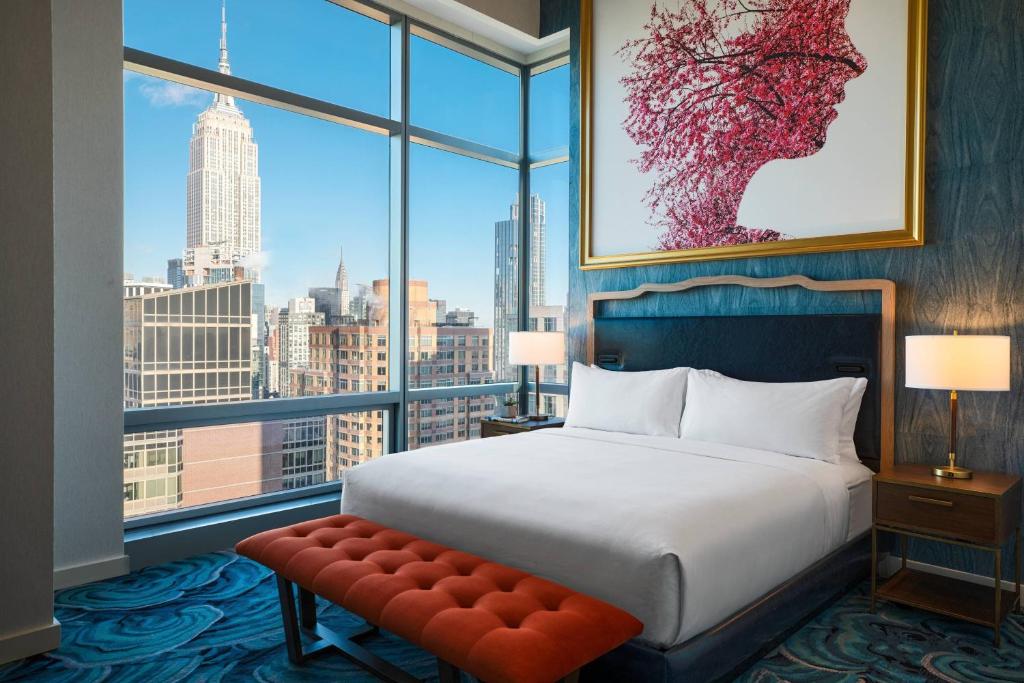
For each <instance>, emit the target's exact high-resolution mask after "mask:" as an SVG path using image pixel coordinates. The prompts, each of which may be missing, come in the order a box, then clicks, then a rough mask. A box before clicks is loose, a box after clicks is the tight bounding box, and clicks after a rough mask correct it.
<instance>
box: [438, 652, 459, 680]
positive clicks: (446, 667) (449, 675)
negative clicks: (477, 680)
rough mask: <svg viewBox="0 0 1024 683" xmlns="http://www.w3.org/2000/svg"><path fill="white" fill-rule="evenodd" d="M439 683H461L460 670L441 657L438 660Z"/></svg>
mask: <svg viewBox="0 0 1024 683" xmlns="http://www.w3.org/2000/svg"><path fill="white" fill-rule="evenodd" d="M437 678H438V683H459V670H458V669H457V668H455V666H454V665H453V664H449V663H448V662H446V661H444V660H443V659H441V658H440V657H438V658H437Z"/></svg>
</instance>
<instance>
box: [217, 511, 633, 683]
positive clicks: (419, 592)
mask: <svg viewBox="0 0 1024 683" xmlns="http://www.w3.org/2000/svg"><path fill="white" fill-rule="evenodd" d="M235 549H236V550H237V551H238V553H239V554H241V555H244V556H246V557H249V558H251V559H253V560H255V561H257V562H259V563H260V564H263V565H266V566H267V567H269V568H270V569H272V570H274V571H275V572H276V573H277V582H278V593H279V597H280V599H281V612H282V616H283V619H284V626H285V640H286V644H287V648H288V656H289V658H290V659H291V660H292V661H293V662H295V663H296V664H300V663H302V662H303V661H305V659H306V658H307V657H309V656H310V655H312V654H313V653H314V652H318V651H320V650H324V649H327V648H330V647H334V648H336V649H338V650H340V651H341V652H342V653H343V654H345V655H346V656H347V657H349V658H350V659H353V660H354V661H355V662H356V663H357V664H359V665H361V666H363V667H364V668H366V669H367V670H369V671H370V672H371V673H373V674H375V675H376V676H378V677H380V678H382V679H384V680H392V681H402V682H409V681H414V680H416V679H414V678H413V677H412V676H410V675H409V674H407V673H406V672H404V671H403V670H401V669H399V668H398V667H396V666H393V665H392V664H390V663H388V662H386V661H384V660H382V659H380V658H379V657H377V656H376V655H374V654H372V653H371V652H369V651H368V650H367V649H366V648H363V647H362V646H361V645H359V643H358V640H359V638H360V637H362V636H364V635H365V634H367V633H371V632H375V631H376V629H377V628H378V627H379V628H384V629H386V630H388V631H390V632H392V633H394V634H396V635H398V636H401V637H403V638H405V639H407V640H409V641H411V642H412V643H415V644H416V645H418V646H420V647H422V648H423V649H425V650H427V651H429V652H431V653H433V654H435V655H437V658H438V671H439V674H440V678H441V681H442V683H446V682H448V681H452V682H454V681H458V680H459V670H463V671H466V672H467V673H470V674H472V675H473V676H476V677H477V678H479V679H480V680H482V681H486V682H487V683H553V682H554V681H557V680H563V679H564V680H570V681H571V680H575V679H576V678H577V677H578V674H579V669H580V668H581V667H582V666H583V665H584V664H587V663H588V662H591V661H593V660H594V659H597V658H598V657H600V656H601V655H603V654H605V653H606V652H609V651H610V650H612V649H614V648H616V647H618V646H619V645H621V644H623V643H625V642H626V641H627V640H629V639H630V638H632V637H634V636H637V635H639V634H640V631H641V630H642V629H643V625H642V624H641V623H640V622H639V621H637V620H636V619H635V618H633V617H632V616H631V615H629V614H627V613H626V612H624V611H622V610H620V609H618V608H617V607H613V606H611V605H609V604H607V603H604V602H601V601H599V600H595V599H594V598H591V597H588V596H586V595H581V594H580V593H576V592H574V591H572V590H570V589H568V588H565V587H564V586H560V585H558V584H555V583H552V582H550V581H545V580H544V579H540V578H537V577H536V576H532V575H530V574H527V573H525V572H521V571H518V570H516V569H511V568H509V567H506V566H504V565H500V564H497V563H495V562H488V561H487V560H484V559H481V558H479V557H476V556H474V555H469V554H467V553H464V552H460V551H458V550H452V549H451V548H446V547H444V546H441V545H437V544H436V543H431V542H429V541H424V540H422V539H419V538H416V537H415V536H412V535H410V534H407V533H403V532H401V531H396V530H394V529H389V528H387V527H384V526H381V525H380V524H376V523H374V522H371V521H369V520H366V519H362V518H361V517H355V516H353V515H335V516H333V517H325V518H323V519H315V520H312V521H309V522H304V523H302V524H296V525H294V526H288V527H283V528H280V529H274V530H271V531H265V532H263V533H261V534H257V535H255V536H252V537H251V538H247V539H245V540H244V541H242V542H240V543H239V544H238V545H237V546H236V548H235ZM293 583H294V584H298V586H299V610H298V618H297V615H296V609H295V595H294V590H293V587H292V584H293ZM314 594H316V595H320V596H322V597H324V598H326V599H328V600H330V601H331V602H334V603H336V604H337V605H340V606H341V607H343V608H344V609H346V610H349V611H350V612H353V613H355V614H357V615H359V616H360V617H362V618H364V619H365V620H366V621H367V622H368V623H369V624H370V626H369V627H368V628H367V629H363V630H361V631H358V632H355V633H351V634H344V635H342V634H338V633H334V632H332V631H330V630H329V629H327V628H325V627H324V626H323V625H322V624H318V623H317V622H316V605H315V598H314ZM300 624H301V628H300ZM302 632H306V633H307V634H308V635H310V636H313V637H314V638H316V640H315V642H313V643H312V644H311V645H309V646H307V647H306V648H305V649H304V648H303V647H302V642H301V637H300V635H301V633H302Z"/></svg>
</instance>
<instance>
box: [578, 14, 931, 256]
mask: <svg viewBox="0 0 1024 683" xmlns="http://www.w3.org/2000/svg"><path fill="white" fill-rule="evenodd" d="M594 1H595V0H580V168H579V173H580V175H579V177H580V254H579V256H580V260H579V265H580V269H581V270H597V269H603V268H626V267H630V266H644V265H654V264H661V263H685V262H691V261H707V260H715V259H734V258H746V257H755V256H775V255H783V254H810V253H817V252H830V251H847V250H853V249H884V248H889V247H911V246H921V245H923V244H924V156H925V83H926V68H927V25H928V0H907V2H908V17H907V18H908V21H907V25H908V42H907V49H908V59H907V72H908V73H907V110H906V111H907V130H906V141H907V144H906V156H905V158H906V168H905V174H904V178H905V183H906V188H905V193H904V228H902V229H899V230H885V231H877V232H864V233H854V234H844V235H829V236H822V237H805V238H797V239H790V240H784V241H777V242H759V243H752V244H742V245H731V246H720V247H706V248H697V249H682V250H675V251H652V252H634V253H623V254H612V255H600V256H598V255H595V254H593V252H592V248H591V245H592V230H593V177H594V166H593V165H594V147H593V146H594V139H593V117H594V105H593V99H592V96H593V81H592V79H593V75H594V74H593V54H592V51H593V39H592V28H593V14H594V12H593V5H594Z"/></svg>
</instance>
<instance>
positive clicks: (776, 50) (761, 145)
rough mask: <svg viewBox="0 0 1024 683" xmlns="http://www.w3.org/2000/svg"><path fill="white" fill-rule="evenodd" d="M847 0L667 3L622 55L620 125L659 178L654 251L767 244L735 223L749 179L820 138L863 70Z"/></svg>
mask: <svg viewBox="0 0 1024 683" xmlns="http://www.w3.org/2000/svg"><path fill="white" fill-rule="evenodd" d="M850 1H851V0H667V2H663V3H662V4H663V5H669V4H671V5H673V6H676V7H675V8H669V7H660V8H659V6H658V5H654V6H653V7H652V8H651V14H650V20H649V21H648V22H647V24H646V25H645V26H644V36H643V37H642V38H638V39H636V40H631V41H629V42H627V43H626V44H625V45H624V46H623V48H622V49H621V50H620V54H621V55H622V56H623V58H624V59H626V60H627V62H628V65H629V67H630V70H629V73H628V75H626V76H625V77H624V78H623V79H622V84H623V85H624V86H625V89H626V103H627V105H628V111H629V113H628V115H627V117H626V120H625V121H624V122H623V127H624V129H625V131H626V133H627V134H628V135H629V137H630V138H631V139H632V140H633V142H634V143H635V144H636V145H637V146H639V147H640V148H641V150H642V152H641V154H640V157H639V158H638V159H636V160H635V163H636V165H637V167H638V168H639V169H640V171H641V172H643V173H649V174H651V175H652V176H653V177H654V184H653V185H652V187H651V188H650V189H649V190H648V192H647V195H646V203H647V205H648V207H649V208H650V210H651V218H650V222H651V224H652V225H654V226H655V227H657V228H659V230H660V234H659V238H658V248H659V249H694V248H701V247H714V246H726V245H734V244H747V243H751V242H769V241H775V240H779V239H785V236H784V235H782V234H781V233H780V232H778V231H776V230H772V229H748V228H744V227H743V226H740V225H737V224H736V216H737V213H738V211H739V206H740V201H741V200H742V198H743V193H744V191H745V190H746V187H747V184H748V183H749V182H750V179H751V178H752V177H753V176H754V173H755V172H757V170H758V169H759V168H761V167H762V166H763V165H764V164H766V163H768V162H769V161H772V160H774V159H795V158H799V157H805V156H809V155H811V154H814V153H815V152H817V151H818V150H820V149H821V148H822V147H823V146H824V145H825V135H826V133H827V131H828V127H829V124H831V123H832V121H834V120H835V118H836V116H837V115H838V114H837V112H836V110H835V108H834V107H835V105H837V104H839V103H840V102H842V101H843V98H844V97H845V92H844V88H845V86H846V83H847V82H848V81H849V80H850V79H853V78H856V77H857V76H859V75H860V74H861V73H863V72H864V70H865V69H866V68H867V62H866V61H865V59H864V56H863V55H862V54H860V52H858V51H857V48H856V47H854V45H853V43H852V42H851V40H850V36H849V34H847V32H846V16H847V14H848V12H849V9H850Z"/></svg>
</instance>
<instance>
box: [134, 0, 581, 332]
mask: <svg viewBox="0 0 1024 683" xmlns="http://www.w3.org/2000/svg"><path fill="white" fill-rule="evenodd" d="M272 4H273V3H259V2H258V3H255V5H250V4H249V3H246V4H242V3H238V7H237V9H236V8H235V7H234V6H229V17H228V18H229V20H230V21H232V22H234V21H236V19H235V17H234V15H233V14H231V13H232V12H234V13H235V14H237V15H239V19H237V21H238V22H239V23H240V24H241V25H242V29H243V30H234V32H233V33H232V36H231V41H232V42H231V48H232V52H231V67H232V68H233V69H235V71H236V73H238V74H239V75H241V76H242V77H250V78H251V77H255V76H259V75H260V74H261V73H264V70H265V69H270V68H271V65H270V64H269V62H270V61H272V59H273V58H275V57H277V58H280V54H279V52H281V50H285V46H284V43H281V45H278V47H279V48H280V49H279V50H269V49H268V50H266V51H264V52H267V53H268V54H263V53H261V51H260V50H258V49H256V46H255V45H254V43H253V39H252V35H253V32H256V31H259V30H260V29H261V28H262V27H264V26H266V25H267V24H268V22H269V21H271V19H272V18H274V17H276V16H277V15H276V14H275V10H273V9H272V8H271V7H270V5H272ZM264 5H266V7H264ZM179 9H180V8H179V7H178V6H177V5H175V6H174V7H171V5H170V4H168V3H165V2H154V3H148V2H147V3H138V2H134V3H133V2H129V3H127V5H126V15H125V25H126V35H128V36H129V44H130V45H133V46H138V47H140V48H142V49H149V50H152V51H164V52H167V53H170V54H171V56H174V57H175V58H181V59H185V60H187V61H192V62H194V63H197V64H199V65H200V66H204V67H206V68H214V67H215V66H216V67H219V56H220V55H219V52H218V50H216V49H214V48H216V47H218V42H219V39H220V37H221V36H220V35H219V33H220V31H219V29H220V22H219V19H220V3H219V2H209V3H196V6H190V7H188V8H186V9H185V11H184V12H181V11H179ZM326 9H327V10H328V11H327V12H326V13H325V12H323V11H322V10H321V9H319V8H317V9H313V8H306V6H305V5H302V6H301V7H300V8H299V9H297V12H296V13H297V14H300V15H301V14H303V13H304V12H307V11H308V12H315V13H316V14H317V16H319V17H321V23H322V22H323V21H329V22H333V23H334V24H336V26H335V28H339V27H340V28H343V29H350V31H349V33H350V34H351V37H352V40H353V41H354V42H355V43H357V44H359V45H360V47H365V48H367V51H366V52H361V54H362V55H363V57H364V58H365V60H366V61H367V64H366V67H365V70H364V71H365V72H366V73H374V72H375V71H376V66H375V65H378V63H379V62H380V60H381V59H383V60H384V63H386V58H387V55H386V51H384V53H383V56H381V55H379V54H378V51H376V50H375V49H373V46H372V45H370V43H373V42H374V41H375V40H377V39H380V38H381V35H380V34H379V32H377V31H376V30H375V28H376V27H375V26H374V24H376V22H373V21H372V20H369V19H366V18H365V17H361V16H359V15H356V14H355V13H353V12H350V11H348V10H345V9H343V8H339V7H337V6H330V7H327V8H326ZM164 12H166V13H167V14H169V15H174V21H173V23H172V25H171V26H169V27H166V33H168V34H169V35H177V37H178V38H180V40H177V41H175V43H174V45H173V47H171V46H170V45H169V44H168V42H167V39H166V37H165V36H164V35H163V33H160V32H157V31H155V30H154V24H155V23H159V22H154V21H153V17H160V18H163V13H164ZM321 15H322V16H321ZM200 16H202V17H204V22H203V23H202V24H201V25H194V26H191V29H190V30H188V31H186V30H185V26H186V24H188V23H189V22H190V21H196V20H197V19H198V17H200ZM178 32H180V35H178ZM158 34H159V35H158ZM281 40H282V41H283V40H284V38H281ZM334 42H344V41H334ZM378 47H379V46H378ZM336 49H340V48H336V47H333V46H332V47H330V48H325V47H323V46H320V45H317V47H316V48H315V50H313V52H314V54H312V55H310V56H314V57H316V56H318V55H320V54H321V53H330V51H331V50H336ZM346 49H348V48H346ZM308 51H309V50H307V52H308ZM421 52H422V53H423V56H422V57H420V58H418V67H417V68H422V69H426V70H429V67H430V65H431V62H430V61H429V60H431V59H434V60H439V59H440V58H439V57H437V56H435V55H433V54H432V53H433V51H432V50H421ZM288 54H291V51H290V49H289V50H288ZM329 58H330V57H325V59H329ZM464 62H466V63H468V62H472V64H465V63H464ZM240 63H241V64H243V65H241V66H240V65H239V64H240ZM443 66H444V68H445V69H447V70H449V71H450V70H452V69H456V70H458V69H460V68H465V70H466V73H465V74H460V76H464V77H467V78H471V79H475V80H473V82H479V81H480V79H481V78H487V77H488V74H486V73H484V74H483V75H481V73H479V71H480V67H481V63H479V62H474V61H473V60H468V59H465V60H463V59H462V58H461V56H460V58H459V60H455V61H454V62H453V60H451V59H447V60H446V61H444V63H443ZM486 69H489V70H490V71H492V72H495V73H499V74H504V72H499V71H498V70H497V69H493V68H492V67H486ZM341 71H344V72H345V74H339V76H338V78H339V80H340V81H342V82H351V83H352V84H353V88H355V89H358V88H363V89H364V92H365V91H366V88H365V87H364V86H366V84H365V83H363V82H362V81H361V80H360V79H363V77H362V76H357V75H354V74H349V73H348V71H349V70H348V69H342V70H341ZM381 73H384V74H385V76H384V77H385V78H386V69H385V70H383V71H382V72H381ZM549 73H550V72H549ZM506 75H507V74H506ZM545 76H547V77H548V78H550V76H549V75H548V74H545ZM311 79H312V77H308V78H307V77H306V76H305V75H303V76H301V77H300V78H298V80H297V82H296V83H294V84H292V83H287V84H285V83H282V84H281V85H284V86H291V87H292V89H295V90H297V91H300V92H303V91H306V90H307V89H308V90H309V92H311V93H313V94H315V95H320V96H324V95H325V93H323V92H321V91H317V90H315V87H314V85H312V80H311ZM364 80H365V79H364ZM457 80H458V79H457ZM369 90H370V91H372V90H373V88H370V89H369ZM385 91H386V87H385ZM345 92H346V95H345V96H347V90H346V91H345ZM214 99H215V96H214V95H213V94H211V93H208V92H205V91H199V90H195V89H191V88H186V87H184V86H179V85H177V84H173V83H168V82H164V81H159V80H157V79H152V78H150V77H147V76H142V75H139V74H134V73H132V72H126V78H125V108H126V144H125V149H126V164H125V175H126V207H125V218H126V241H125V264H126V266H125V270H126V271H128V272H131V273H133V274H135V275H136V277H137V278H138V279H142V278H144V277H158V278H160V279H164V278H165V273H166V268H167V261H168V259H172V258H176V257H180V256H181V253H180V252H181V249H182V245H181V241H180V235H181V232H180V230H181V229H180V226H181V225H182V223H183V222H184V221H186V220H187V216H186V207H185V206H184V205H183V204H184V203H183V202H182V201H181V197H182V193H181V191H180V189H179V188H180V187H181V184H180V183H181V181H180V180H179V178H181V177H182V176H183V175H185V174H187V172H188V159H187V155H186V154H183V151H184V150H185V149H186V145H185V144H182V143H183V141H186V142H187V139H188V135H189V134H190V133H191V130H192V125H193V123H194V121H195V116H196V114H197V113H199V112H201V111H202V110H203V109H204V108H206V107H207V106H208V105H209V103H210V102H211V101H213V100H214ZM338 99H339V100H340V101H343V102H345V99H344V97H343V96H340V95H339V97H338ZM345 103H346V104H349V103H348V102H345ZM236 104H237V106H238V107H239V109H241V110H242V112H243V113H244V115H245V116H246V118H248V119H249V120H250V122H251V125H252V128H253V130H254V137H255V142H256V143H257V144H258V146H259V154H260V157H261V162H262V163H261V174H260V175H261V176H262V185H263V202H262V237H263V245H262V246H263V249H262V250H261V252H260V255H259V258H258V261H259V263H260V265H261V266H262V270H263V277H262V278H261V279H262V281H263V283H264V284H265V285H266V292H265V294H266V301H267V302H268V303H270V304H272V305H276V306H283V305H286V302H287V300H288V299H290V298H293V297H296V296H304V295H305V294H306V292H307V291H308V290H309V289H310V288H313V287H323V286H327V285H329V284H330V283H331V282H332V281H333V279H334V278H333V275H334V274H335V272H334V271H335V268H336V265H337V261H336V256H335V255H336V253H337V252H336V249H337V247H334V249H330V250H328V249H323V248H322V244H323V242H324V241H327V242H329V243H330V244H333V245H339V244H341V245H343V246H344V248H345V251H346V254H347V255H348V256H349V258H347V259H346V262H347V263H348V264H350V265H349V273H348V275H349V279H350V282H351V284H352V290H353V291H355V289H356V285H364V286H369V285H370V283H372V281H373V280H375V279H379V278H382V277H387V274H388V267H387V263H388V261H387V244H388V230H389V227H388V225H389V218H388V206H389V196H388V191H389V180H388V154H387V140H386V138H384V137H382V136H375V135H372V134H369V133H364V132H362V131H358V130H354V129H349V128H347V127H345V126H340V125H337V124H331V123H327V122H324V121H320V120H317V119H311V118H308V117H304V116H300V115H295V114H291V113H288V112H284V111H281V110H275V109H272V108H271V107H267V106H264V105H257V104H254V103H251V102H246V101H244V100H241V99H239V100H237V102H236ZM351 104H355V105H359V104H360V103H359V102H352V103H351ZM427 104H429V103H425V104H424V106H426V105H427ZM438 104H440V103H438ZM507 104H516V102H509V103H507ZM367 108H369V109H371V110H372V107H371V106H369V105H367ZM444 109H446V110H448V109H450V107H444ZM472 118H474V120H477V121H478V120H479V119H481V118H482V119H487V118H488V117H472ZM460 125H461V123H460ZM479 125H483V124H480V123H475V124H474V126H479ZM488 125H494V124H488ZM538 125H541V124H538ZM467 134H469V135H474V136H476V137H479V136H480V135H482V134H484V133H483V132H474V131H473V130H470V132H469V133H467ZM312 140H315V141H316V144H311V142H310V141H312ZM411 156H412V159H411V160H410V188H409V193H410V205H411V207H414V208H415V211H414V212H411V216H412V218H411V220H410V254H409V260H410V276H411V277H413V278H420V279H426V280H429V281H430V282H431V283H432V289H433V290H434V291H435V293H436V295H437V296H438V297H440V298H447V299H448V300H449V301H450V305H451V306H452V307H455V306H461V307H465V308H469V309H472V310H474V311H476V312H477V314H478V315H479V316H480V321H479V322H480V323H487V324H493V321H492V320H490V317H491V311H492V308H493V305H492V302H491V301H489V300H488V296H487V295H488V294H489V292H487V291H486V290H485V291H484V292H483V293H481V292H478V291H475V290H474V288H467V287H465V283H466V282H473V281H478V280H479V279H480V278H489V277H490V276H491V273H490V268H491V265H492V264H491V258H490V251H491V245H490V237H491V226H493V223H494V221H495V220H499V219H500V218H501V216H502V214H503V213H504V209H505V207H507V206H508V205H509V204H510V203H511V202H512V200H513V198H514V197H515V194H516V189H517V182H516V173H515V171H514V170H511V169H506V168H503V167H498V166H494V165H492V164H487V163H486V162H480V161H476V160H471V159H467V158H465V157H458V156H457V155H452V154H447V153H442V152H438V151H436V150H431V149H427V148H421V147H419V146H416V145H413V153H412V155H411ZM351 159H359V163H358V164H351V163H350V161H349V160H351ZM543 170H546V169H541V171H543ZM535 175H539V174H538V173H535ZM538 184H539V185H541V184H544V183H542V182H538ZM547 185H548V187H545V188H544V190H543V191H544V193H545V201H547V203H548V204H549V205H550V206H553V207H562V206H567V205H568V187H567V182H565V183H564V184H563V183H562V182H557V183H547ZM537 189H540V188H537ZM550 213H553V214H554V216H553V217H552V218H549V226H550V227H549V230H550V231H551V232H552V234H555V235H558V234H567V222H568V215H567V211H563V212H550ZM563 213H564V214H565V215H564V216H563V215H562V214H563ZM466 226H471V229H472V231H479V232H474V234H475V237H474V238H473V239H472V240H471V243H470V242H467V243H466V244H465V246H464V247H463V249H462V253H460V254H458V257H459V258H458V260H459V262H460V268H458V269H452V268H449V267H447V264H448V261H449V259H450V255H449V258H445V253H444V247H443V245H445V244H446V243H448V242H450V241H451V240H454V239H456V238H461V239H462V240H463V241H465V240H466V232H465V230H466ZM549 252H550V255H549V263H556V264H557V263H567V262H568V253H567V252H568V245H567V244H566V245H561V244H559V243H558V240H553V241H552V244H551V245H550V246H549ZM564 270H566V269H563V268H553V269H552V271H551V272H550V273H549V274H548V278H549V280H550V281H551V284H550V285H549V288H550V290H551V291H553V292H563V291H566V285H567V274H565V273H563V272H561V271H564ZM457 294H463V295H466V296H464V297H463V298H458V297H457V296H456V295H457ZM549 303H564V302H563V301H561V300H557V301H554V302H549Z"/></svg>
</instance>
